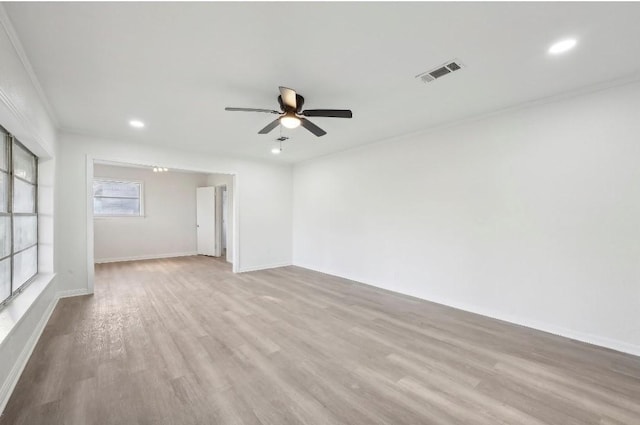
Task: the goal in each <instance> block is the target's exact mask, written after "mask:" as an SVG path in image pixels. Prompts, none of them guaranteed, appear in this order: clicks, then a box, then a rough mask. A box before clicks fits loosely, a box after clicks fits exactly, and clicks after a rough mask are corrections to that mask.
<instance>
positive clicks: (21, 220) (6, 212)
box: [0, 127, 38, 305]
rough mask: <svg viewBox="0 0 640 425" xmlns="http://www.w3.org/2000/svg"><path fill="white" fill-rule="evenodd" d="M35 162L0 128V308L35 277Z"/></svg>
mask: <svg viewBox="0 0 640 425" xmlns="http://www.w3.org/2000/svg"><path fill="white" fill-rule="evenodd" d="M37 181H38V158H37V157H36V156H35V155H34V154H32V153H31V152H29V150H28V149H27V148H25V147H24V146H22V144H20V142H18V141H17V140H16V139H15V138H14V137H13V136H11V135H10V134H8V133H7V132H6V131H5V130H4V129H3V128H2V127H0V305H2V304H5V303H6V302H7V301H8V300H10V299H11V298H13V297H14V296H15V295H16V294H18V293H19V292H21V291H22V290H23V289H24V288H25V287H26V285H27V284H28V283H30V282H31V281H32V280H33V278H34V277H35V276H36V274H38V201H37V197H38V184H37Z"/></svg>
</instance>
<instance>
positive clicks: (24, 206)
mask: <svg viewBox="0 0 640 425" xmlns="http://www.w3.org/2000/svg"><path fill="white" fill-rule="evenodd" d="M13 212H14V213H35V212H36V187H35V186H34V185H32V184H29V183H27V182H23V181H22V180H20V179H16V178H14V179H13Z"/></svg>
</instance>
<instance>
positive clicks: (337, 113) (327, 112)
mask: <svg viewBox="0 0 640 425" xmlns="http://www.w3.org/2000/svg"><path fill="white" fill-rule="evenodd" d="M302 115H304V116H305V117H332V118H352V117H353V113H352V112H351V110H349V109H307V110H306V111H302Z"/></svg>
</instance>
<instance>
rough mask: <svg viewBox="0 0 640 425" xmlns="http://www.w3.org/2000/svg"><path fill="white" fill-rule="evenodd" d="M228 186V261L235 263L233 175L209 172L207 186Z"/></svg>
mask: <svg viewBox="0 0 640 425" xmlns="http://www.w3.org/2000/svg"><path fill="white" fill-rule="evenodd" d="M222 185H225V186H227V241H226V242H227V261H228V262H230V263H233V238H232V236H233V233H232V232H231V229H233V214H232V211H233V176H232V175H230V174H209V175H208V176H207V186H222Z"/></svg>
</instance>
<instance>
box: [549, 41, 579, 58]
mask: <svg viewBox="0 0 640 425" xmlns="http://www.w3.org/2000/svg"><path fill="white" fill-rule="evenodd" d="M576 44H578V41H577V40H576V39H575V38H567V39H565V40H561V41H558V42H557V43H553V44H552V45H551V47H549V53H550V54H552V55H559V54H561V53H564V52H567V51H569V50H571V49H573V48H574V47H576Z"/></svg>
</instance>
